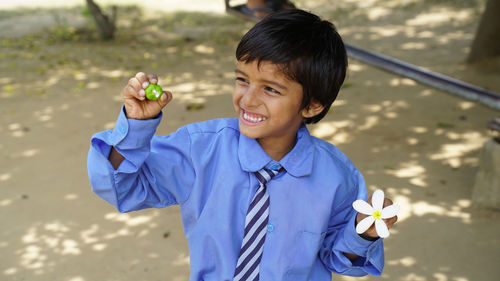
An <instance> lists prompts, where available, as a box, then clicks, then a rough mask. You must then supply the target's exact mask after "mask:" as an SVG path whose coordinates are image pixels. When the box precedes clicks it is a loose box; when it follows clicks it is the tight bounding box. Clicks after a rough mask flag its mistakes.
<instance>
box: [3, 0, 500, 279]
mask: <svg viewBox="0 0 500 281" xmlns="http://www.w3.org/2000/svg"><path fill="white" fill-rule="evenodd" d="M7 2H9V3H10V4H11V5H10V6H9V5H5V4H2V5H4V6H0V7H1V10H0V27H1V28H0V48H1V51H0V136H1V138H0V139H1V140H0V159H1V161H0V253H1V254H0V280H8V281H11V280H12V281H13V280H51V281H52V280H64V281H101V280H120V281H128V280H130V281H132V280H133V281H141V280H144V281H152V280H174V281H181V280H188V272H189V254H188V248H187V244H186V240H185V237H184V233H183V230H182V225H181V220H180V214H179V208H177V207H170V208H165V209H159V210H146V211H140V212H134V213H129V214H120V213H118V212H117V211H115V210H114V209H113V208H112V207H111V206H109V205H108V204H107V203H105V202H104V201H102V200H101V199H99V198H98V197H97V196H95V195H94V194H93V193H92V192H91V191H90V185H89V182H88V178H87V172H86V156H87V151H88V147H89V139H90V137H91V135H92V134H94V133H95V132H97V131H101V130H104V129H110V128H112V127H113V124H114V121H115V119H116V117H117V114H118V111H119V109H120V105H121V101H120V91H121V89H122V87H123V86H124V85H125V84H126V82H127V80H128V78H129V77H130V76H132V75H133V74H134V73H136V72H138V71H145V72H148V73H149V72H154V73H157V74H158V75H159V77H160V84H161V85H162V86H164V87H165V88H168V89H170V90H171V91H172V92H173V93H174V100H173V101H172V103H171V104H170V105H169V106H168V107H167V108H166V109H165V111H164V113H165V118H164V120H163V122H162V124H161V126H160V128H159V130H158V133H159V134H168V133H169V132H172V131H174V130H175V129H176V128H178V127H179V126H182V125H184V124H187V123H191V122H196V121H201V120H206V119H212V118H218V117H233V116H234V113H233V109H232V104H231V98H230V95H231V92H232V87H233V83H234V81H233V79H234V78H233V69H234V63H235V61H234V50H235V46H236V44H237V42H238V40H239V38H240V37H241V35H242V34H243V33H244V32H245V31H246V30H248V28H250V27H251V26H252V23H249V22H245V21H243V20H240V19H238V18H235V17H233V16H230V15H226V14H224V12H223V9H224V8H223V1H222V0H206V1H201V0H199V1H194V2H195V3H196V5H191V6H190V5H185V6H182V7H177V6H175V5H176V4H175V3H176V2H184V1H157V3H156V4H155V5H157V6H158V9H156V8H155V9H153V8H152V7H151V5H150V4H148V3H150V2H151V1H149V2H148V1H146V2H144V3H146V4H143V5H142V6H120V7H119V10H118V11H119V14H118V19H119V21H118V29H119V32H118V34H117V38H116V39H115V40H114V41H112V42H101V41H99V40H97V38H96V35H95V30H94V29H93V28H92V21H91V20H90V18H89V16H88V14H86V13H85V12H82V10H83V7H82V6H70V7H67V6H61V5H60V4H61V3H63V2H65V3H66V5H68V4H67V3H68V1H53V2H54V5H52V6H51V5H50V2H49V4H44V6H43V7H42V8H35V7H34V6H33V2H34V1H28V0H24V1H6V2H5V3H7ZM18 2H19V3H18ZM82 2H83V1H82ZM97 2H98V3H99V2H101V1H97ZM102 2H105V3H110V2H111V1H102ZM126 2H127V3H128V4H132V3H133V1H126ZM187 2H189V1H187ZM16 3H18V4H19V5H16ZM69 3H70V4H71V3H73V4H74V5H78V4H80V5H81V3H79V1H69ZM295 3H296V4H297V5H298V6H299V7H301V8H304V9H307V10H311V11H313V12H316V13H318V14H320V15H321V16H322V17H324V18H325V19H329V20H331V21H333V22H334V23H335V24H336V25H337V27H338V29H339V31H340V33H341V35H342V36H343V37H344V39H345V41H346V42H348V43H350V44H352V45H355V46H359V47H362V48H366V49H368V50H371V51H375V52H379V53H382V54H385V55H388V56H392V57H395V58H397V59H400V60H403V61H406V62H409V63H412V64H416V65H419V66H422V67H424V68H426V69H430V70H433V71H436V72H439V73H443V74H446V75H449V76H452V77H454V78H458V79H461V80H464V81H466V82H469V83H472V84H475V85H478V86H481V87H483V88H486V89H490V90H492V91H494V92H497V93H499V92H500V79H498V77H499V74H500V71H499V67H498V66H499V65H498V64H496V63H492V64H490V65H489V66H487V67H468V66H466V65H465V64H464V60H465V58H466V56H467V53H468V50H469V46H470V45H471V42H472V39H473V36H474V32H475V30H476V28H477V24H478V20H479V17H480V14H481V11H482V8H483V7H484V1H482V0H477V1H475V0H462V1H451V0H449V1H447V0H439V1H431V0H406V1H404V0H370V1H367V0H365V1H354V0H341V1H332V0H330V1H326V0H318V1H297V2H295ZM23 5H24V6H23ZM13 31H15V32H13ZM498 115H499V112H498V111H495V110H492V109H490V108H487V107H485V106H482V105H478V104H476V103H474V102H470V101H467V100H463V99H461V98H458V97H455V96H452V95H449V94H447V93H444V92H442V91H438V90H435V89H432V88H429V87H426V86H423V85H420V84H417V83H416V82H414V81H413V80H410V79H406V78H403V77H399V76H396V75H393V74H390V73H387V72H382V71H380V70H377V69H375V68H373V67H370V66H367V65H365V64H363V63H361V62H358V61H355V60H350V70H349V75H348V79H347V82H346V84H345V87H344V88H343V89H342V91H341V93H340V96H339V99H338V101H336V103H335V104H334V106H333V110H332V111H331V112H330V114H329V115H328V116H327V117H326V118H325V119H324V120H322V121H321V122H320V123H319V124H318V125H315V126H311V127H310V129H311V132H312V133H313V134H314V135H316V136H318V137H321V138H323V139H325V140H327V141H329V142H331V143H333V144H335V145H337V146H338V147H339V148H340V149H341V150H343V151H344V152H345V153H346V154H347V155H348V156H349V157H350V158H351V159H352V161H353V162H354V163H355V164H356V166H357V167H358V168H359V169H360V170H361V171H362V173H363V174H364V176H365V179H366V182H367V186H368V188H369V190H370V191H373V190H374V189H375V188H382V189H384V190H385V191H386V193H387V194H388V196H390V197H392V198H393V199H394V201H395V202H396V203H397V204H399V205H400V206H401V207H402V210H401V214H400V217H399V222H398V224H397V225H396V226H395V227H394V229H393V230H392V231H391V237H389V238H388V239H386V241H385V245H386V267H385V269H384V273H383V275H382V277H378V278H376V277H363V278H352V277H343V276H336V275H335V276H333V279H334V280H398V281H424V280H425V281H431V280H435V281H476V280H480V281H489V280H492V281H493V280H499V278H500V277H499V276H500V267H499V266H498V265H499V264H500V243H499V240H500V235H499V234H498V233H500V213H499V212H498V211H494V210H484V209H479V208H477V207H475V206H474V205H473V204H472V202H471V194H472V188H473V184H474V179H475V174H476V171H477V169H478V163H479V153H480V150H481V147H482V146H483V143H484V142H485V141H487V140H488V139H489V138H490V137H491V136H490V134H489V132H488V131H487V130H486V123H487V122H488V121H489V120H491V119H493V118H494V117H496V116H498Z"/></svg>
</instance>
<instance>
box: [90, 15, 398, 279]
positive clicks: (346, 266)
mask: <svg viewBox="0 0 500 281" xmlns="http://www.w3.org/2000/svg"><path fill="white" fill-rule="evenodd" d="M236 58H237V67H236V70H235V74H236V85H235V89H234V93H233V104H234V108H235V111H236V113H237V114H238V118H237V119H217V120H211V121H205V122H201V123H195V124H190V125H187V126H185V127H182V128H180V129H179V130H178V131H177V132H175V133H173V134H171V135H169V136H153V134H154V132H155V129H156V127H157V125H158V124H159V122H160V119H161V117H162V112H161V110H162V108H163V107H164V106H165V105H166V104H167V103H168V102H169V101H170V100H171V98H172V95H171V93H169V92H165V93H164V95H163V96H162V97H161V98H160V99H159V100H158V101H149V100H146V99H145V97H144V88H146V87H147V85H148V84H149V83H157V82H158V79H157V77H156V76H154V75H150V76H146V75H145V74H144V73H138V74H137V75H136V76H135V77H134V78H131V79H130V80H129V83H128V85H127V86H126V87H125V89H124V90H123V92H122V95H123V98H124V103H125V106H124V108H123V109H122V111H121V113H120V116H119V118H118V121H117V124H116V127H115V129H114V130H113V131H112V132H111V131H105V132H101V133H98V134H96V135H95V136H94V137H93V138H92V141H91V148H90V152H89V160H88V169H89V176H90V181H91V183H92V186H93V190H94V192H96V193H97V194H98V195H99V196H101V197H102V198H103V199H105V200H106V201H108V202H109V203H111V204H113V205H114V206H115V207H116V208H117V209H118V210H119V211H120V212H129V211H134V210H139V209H143V208H150V207H156V208H161V207H165V206H169V205H172V204H179V205H180V207H181V213H182V222H183V226H184V231H185V233H186V237H187V240H188V244H189V248H190V266H191V272H190V280H217V281H220V280H294V281H295V280H330V279H331V272H335V273H340V274H347V275H354V276H361V275H366V274H373V275H380V274H381V271H382V268H383V263H384V253H383V245H382V241H381V240H382V239H380V238H378V236H377V234H376V231H375V230H374V227H373V226H372V227H371V228H370V229H368V230H367V231H366V232H365V233H364V234H362V235H361V236H360V235H358V234H357V233H356V232H355V225H356V222H359V221H360V220H361V219H362V218H363V216H362V215H360V214H357V215H356V212H355V211H354V210H353V208H352V206H351V205H352V202H353V201H355V200H356V199H359V198H360V199H364V200H366V188H365V185H364V181H363V178H362V176H361V174H360V173H359V171H358V170H357V169H356V168H355V167H354V165H353V164H352V163H351V162H350V160H349V159H348V158H347V157H346V156H345V155H344V154H342V152H340V151H339V150H338V149H337V148H336V147H334V146H333V145H331V144H329V143H327V142H325V141H322V140H320V139H317V138H314V137H312V136H310V135H309V132H308V130H307V128H306V127H305V125H304V123H314V122H317V121H319V120H320V119H321V118H322V117H323V116H325V114H326V113H327V112H328V109H329V108H330V106H331V104H332V103H333V101H334V100H335V98H336V96H337V93H338V91H339V89H340V86H341V85H342V83H343V80H344V77H345V73H346V67H347V57H346V52H345V48H344V45H343V43H342V40H341V38H340V36H339V35H338V33H337V32H336V31H335V28H334V27H333V25H332V24H331V23H329V22H327V21H322V20H320V19H319V18H318V17H317V16H315V15H312V14H310V13H307V12H304V11H301V10H294V11H283V12H278V13H276V14H273V15H271V16H269V17H267V18H265V19H264V20H262V21H261V22H259V23H258V24H257V25H255V27H253V28H252V29H251V30H250V31H249V32H248V33H247V34H246V35H245V36H244V37H243V39H242V40H241V42H240V43H239V45H238V48H237V50H236ZM388 204H391V202H390V200H387V202H385V205H388ZM394 222H395V218H393V219H391V220H389V221H386V223H387V225H388V227H390V226H391V225H392V224H393V223H394Z"/></svg>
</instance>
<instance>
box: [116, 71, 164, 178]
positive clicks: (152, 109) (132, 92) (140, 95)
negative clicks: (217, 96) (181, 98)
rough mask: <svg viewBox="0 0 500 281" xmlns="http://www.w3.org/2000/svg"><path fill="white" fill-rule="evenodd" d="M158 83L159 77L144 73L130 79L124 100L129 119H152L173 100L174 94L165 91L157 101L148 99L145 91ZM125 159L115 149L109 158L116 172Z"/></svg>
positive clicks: (123, 94) (123, 95)
mask: <svg viewBox="0 0 500 281" xmlns="http://www.w3.org/2000/svg"><path fill="white" fill-rule="evenodd" d="M156 83H158V77H157V76H156V75H154V74H150V75H146V74H145V73H144V72H139V73H137V74H136V75H135V76H134V77H132V78H130V80H129V81H128V83H127V86H125V88H123V91H122V98H123V102H124V104H125V113H126V115H127V118H130V119H137V120H145V119H151V118H154V117H156V116H158V114H160V112H161V110H162V109H163V108H164V107H165V106H166V105H167V104H168V103H169V102H170V101H171V100H172V93H170V92H168V91H163V93H162V95H161V96H160V98H159V99H157V100H148V99H146V92H145V89H146V88H147V87H148V86H149V84H156ZM124 159H125V157H123V155H121V154H120V153H119V152H118V151H117V150H116V149H115V148H114V147H112V148H111V151H110V153H109V156H108V160H109V162H111V165H112V166H113V168H114V169H115V170H116V169H118V167H119V166H120V164H121V163H122V161H123V160H124Z"/></svg>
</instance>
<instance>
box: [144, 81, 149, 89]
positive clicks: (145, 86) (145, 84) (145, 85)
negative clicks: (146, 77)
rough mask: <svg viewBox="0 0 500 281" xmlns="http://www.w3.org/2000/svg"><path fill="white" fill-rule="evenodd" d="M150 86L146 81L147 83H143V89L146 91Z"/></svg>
mask: <svg viewBox="0 0 500 281" xmlns="http://www.w3.org/2000/svg"><path fill="white" fill-rule="evenodd" d="M148 86H149V82H148V81H146V82H144V83H142V87H143V88H144V89H146V88H147V87H148Z"/></svg>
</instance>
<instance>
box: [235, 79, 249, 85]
mask: <svg viewBox="0 0 500 281" xmlns="http://www.w3.org/2000/svg"><path fill="white" fill-rule="evenodd" d="M236 82H240V83H245V84H247V83H248V81H247V80H246V79H245V78H242V77H236Z"/></svg>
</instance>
